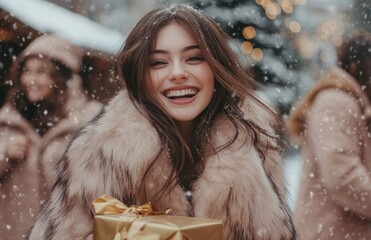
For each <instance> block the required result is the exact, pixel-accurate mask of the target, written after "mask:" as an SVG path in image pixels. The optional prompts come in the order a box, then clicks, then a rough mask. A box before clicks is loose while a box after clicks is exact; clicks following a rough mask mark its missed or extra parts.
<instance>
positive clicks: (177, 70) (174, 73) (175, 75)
mask: <svg viewBox="0 0 371 240" xmlns="http://www.w3.org/2000/svg"><path fill="white" fill-rule="evenodd" d="M188 76H189V74H188V73H187V71H186V70H185V69H184V67H183V66H182V65H181V64H180V63H174V64H173V66H172V68H171V73H170V76H169V78H170V80H172V81H178V80H185V79H187V78H188Z"/></svg>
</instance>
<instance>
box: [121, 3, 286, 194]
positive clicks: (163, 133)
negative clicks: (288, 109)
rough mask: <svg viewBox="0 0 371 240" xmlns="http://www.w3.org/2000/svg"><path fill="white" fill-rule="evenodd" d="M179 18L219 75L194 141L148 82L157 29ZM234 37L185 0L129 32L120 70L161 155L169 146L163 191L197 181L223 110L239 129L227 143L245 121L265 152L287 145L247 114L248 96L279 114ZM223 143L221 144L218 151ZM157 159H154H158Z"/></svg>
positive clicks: (156, 11) (160, 10) (198, 121)
mask: <svg viewBox="0 0 371 240" xmlns="http://www.w3.org/2000/svg"><path fill="white" fill-rule="evenodd" d="M174 21H176V22H177V23H179V24H181V25H182V26H184V27H185V28H186V29H188V30H189V31H190V32H191V34H192V35H194V36H195V37H196V41H197V42H198V45H199V47H200V49H201V51H202V54H203V56H204V58H205V60H206V61H207V62H208V64H209V66H210V68H211V70H212V71H213V73H214V76H215V92H214V96H213V98H212V100H211V103H210V104H209V106H208V107H207V108H206V109H205V110H204V111H203V112H202V113H201V114H200V115H199V116H198V117H197V119H196V127H195V129H194V131H193V138H192V140H191V142H192V145H188V144H187V143H186V142H185V141H184V139H183V138H182V137H181V135H180V133H179V130H178V129H177V127H176V124H175V122H174V121H173V120H172V119H171V118H170V117H168V115H167V114H166V112H165V111H163V110H162V109H161V108H160V106H159V104H157V103H156V99H155V98H154V97H153V96H152V95H153V94H151V92H150V90H149V89H150V88H149V87H148V86H147V83H146V79H149V66H150V54H151V52H152V50H153V48H154V46H155V43H156V37H157V34H158V32H159V30H160V29H161V28H163V27H164V26H166V25H168V24H169V23H172V22H174ZM230 40H231V39H230V38H229V37H228V35H227V34H226V33H225V32H223V31H222V30H221V29H220V27H219V26H218V25H217V24H216V23H215V22H214V21H213V20H211V19H210V18H209V17H207V16H205V15H203V14H202V13H201V12H200V11H198V10H196V9H194V8H193V7H192V6H190V5H183V4H180V5H173V6H171V7H161V8H156V9H154V10H152V11H150V12H149V13H147V14H146V15H145V16H144V17H143V18H142V19H141V20H140V21H139V22H138V24H137V25H136V26H135V28H134V29H133V30H132V32H131V33H130V34H129V35H128V37H127V39H126V43H125V45H124V46H123V49H122V50H121V52H120V53H119V55H118V59H117V70H118V73H119V77H120V79H122V80H123V81H124V82H125V86H126V88H127V90H128V92H129V96H130V98H131V100H132V101H133V102H134V104H135V105H136V107H137V108H138V110H140V111H141V112H142V113H143V115H144V116H145V117H147V118H148V119H149V121H150V122H151V123H152V124H153V126H154V127H155V128H156V130H157V132H158V134H159V138H160V141H161V143H162V144H161V146H162V147H161V149H160V150H159V152H158V155H157V156H159V155H160V154H161V152H162V151H164V150H165V149H166V147H167V148H168V149H167V150H168V151H169V155H170V159H171V162H172V164H173V171H172V173H171V177H170V178H168V181H167V183H166V185H165V186H163V188H162V190H161V191H162V192H161V193H160V196H161V194H162V193H164V191H165V190H166V189H168V188H170V189H171V187H172V186H174V185H175V184H176V183H178V182H179V183H180V185H181V186H182V187H183V188H184V189H190V188H191V185H192V183H193V182H194V180H195V179H196V178H197V177H198V176H199V174H200V173H201V172H202V169H203V166H202V162H203V161H202V159H203V157H204V155H205V148H206V147H207V146H210V145H209V144H210V141H209V137H210V129H211V127H212V125H213V123H214V121H215V119H216V118H217V116H219V115H221V114H224V115H225V116H226V117H227V118H228V119H229V120H230V121H231V122H232V123H233V125H234V126H235V129H236V134H235V136H234V138H233V139H231V140H230V141H229V142H228V143H227V144H225V145H223V146H222V148H225V147H227V146H229V145H230V144H232V143H233V142H234V141H235V140H236V138H237V136H238V131H239V130H241V128H240V127H239V126H241V124H242V126H244V127H245V129H246V130H247V131H248V133H249V134H250V135H251V138H252V142H253V143H254V145H255V147H256V148H257V149H258V151H259V152H260V153H261V155H262V156H263V157H264V152H265V151H266V150H267V149H272V148H274V149H276V150H281V147H282V145H281V144H278V145H277V142H278V143H282V142H281V138H280V137H277V136H273V135H269V134H268V133H267V131H266V130H265V129H264V128H263V127H261V126H259V123H258V122H254V121H252V120H249V119H248V118H246V117H244V113H243V112H242V111H241V108H240V107H241V105H242V103H243V102H245V100H246V99H248V100H249V101H251V102H254V103H256V104H257V105H259V106H260V107H261V108H262V109H264V111H265V112H267V116H268V115H270V116H271V117H272V119H279V118H278V117H277V115H275V113H274V112H273V111H271V110H270V108H269V107H267V106H266V105H265V104H264V103H262V102H261V101H260V100H259V99H258V97H257V96H256V95H255V93H254V90H253V89H254V88H255V84H256V81H255V80H254V79H252V78H251V77H250V76H249V75H248V74H246V72H245V71H244V70H243V69H242V68H241V67H240V64H239V63H238V60H237V58H236V56H235V54H234V53H233V51H232V50H231V48H230V46H229V42H228V41H230ZM256 104H255V105H256ZM253 105H254V104H253ZM261 134H264V135H265V136H268V137H269V138H273V139H275V141H274V142H275V143H274V144H272V143H271V141H270V142H269V143H267V142H265V143H262V141H260V138H259V136H260V135H261ZM277 146H279V147H278V148H279V149H277ZM211 147H213V146H211ZM220 149H221V148H218V149H215V151H218V150H220ZM157 158H158V157H157ZM156 160H157V159H154V161H153V162H152V165H153V164H155V162H156ZM152 165H151V166H152ZM149 169H150V168H149ZM149 169H147V171H146V174H147V173H148V172H149ZM144 178H145V176H144V177H143V179H144ZM174 180H175V181H174ZM173 184H174V185H173Z"/></svg>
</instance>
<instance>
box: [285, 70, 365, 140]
mask: <svg viewBox="0 0 371 240" xmlns="http://www.w3.org/2000/svg"><path fill="white" fill-rule="evenodd" d="M329 88H336V89H339V90H342V91H345V92H347V93H349V94H350V95H351V96H353V97H354V98H355V99H356V101H357V102H358V103H359V105H360V106H361V108H362V110H363V113H364V115H365V117H366V118H368V119H370V118H371V106H370V103H369V100H368V98H367V96H366V95H365V94H364V93H363V92H362V89H361V87H360V86H359V84H358V83H357V82H356V80H355V79H354V78H353V77H352V76H350V75H349V73H347V72H346V71H344V70H343V69H340V68H333V69H330V70H329V71H327V72H326V73H325V74H324V75H323V76H322V78H321V79H320V80H319V81H318V82H317V83H316V85H315V86H314V87H313V88H312V89H311V90H310V92H309V93H308V94H307V95H305V97H303V98H302V99H301V100H300V101H299V102H298V103H297V104H296V105H295V106H294V108H293V110H292V112H291V114H290V116H289V118H288V120H287V122H286V127H287V130H288V132H289V134H290V135H291V138H292V140H293V141H294V142H296V143H299V142H300V141H301V140H302V136H303V134H304V131H305V129H306V119H307V114H308V111H309V109H310V108H311V106H312V103H313V101H314V99H315V98H316V96H317V94H318V93H320V92H321V91H322V90H325V89H329Z"/></svg>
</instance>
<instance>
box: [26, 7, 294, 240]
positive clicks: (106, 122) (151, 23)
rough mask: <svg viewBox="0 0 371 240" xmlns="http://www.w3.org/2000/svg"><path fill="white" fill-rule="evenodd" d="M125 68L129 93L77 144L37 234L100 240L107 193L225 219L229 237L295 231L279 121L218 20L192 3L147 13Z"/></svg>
mask: <svg viewBox="0 0 371 240" xmlns="http://www.w3.org/2000/svg"><path fill="white" fill-rule="evenodd" d="M117 69H118V74H119V77H120V79H121V80H122V81H123V82H124V83H125V86H126V88H125V90H122V91H121V92H120V93H119V94H118V95H117V96H115V97H114V98H113V99H112V100H111V102H109V103H108V104H107V105H106V106H105V107H104V110H103V111H102V113H101V114H100V115H99V116H97V117H96V118H95V119H94V121H92V122H90V123H89V124H88V125H86V126H85V127H84V128H83V129H82V130H81V131H80V132H79V133H78V134H77V135H76V138H75V139H74V140H73V141H72V143H71V145H70V147H69V148H68V150H67V151H66V153H65V155H64V157H63V159H61V161H60V162H59V165H58V179H57V181H56V183H55V185H54V186H55V187H54V188H53V191H52V192H51V193H50V196H49V199H48V200H47V202H46V203H45V205H44V208H43V209H42V210H41V212H40V214H39V216H38V218H37V220H36V222H35V224H34V227H33V228H32V230H31V233H30V235H29V239H91V238H92V226H93V214H92V208H91V204H89V203H90V202H92V201H93V200H94V199H96V198H97V197H99V196H101V195H103V194H110V195H112V196H114V197H115V198H117V199H119V200H121V201H123V202H124V203H126V204H128V205H131V204H135V205H140V204H143V203H146V202H152V203H153V204H154V205H156V206H157V208H158V209H159V210H160V211H163V210H166V209H167V208H171V209H172V213H173V214H174V215H181V216H194V217H200V218H213V219H220V220H223V222H224V228H223V229H224V230H223V239H226V240H234V239H241V240H243V239H245V240H247V239H280V240H281V239H294V238H295V230H294V228H293V224H292V221H291V216H290V212H289V209H288V207H287V204H286V201H285V199H286V197H285V194H286V191H285V185H284V181H283V179H284V175H283V168H282V162H281V155H280V153H281V151H282V137H281V136H280V135H279V134H277V133H278V131H277V129H274V128H273V127H272V126H277V125H279V123H280V122H279V118H278V116H277V115H276V114H275V112H274V111H273V110H272V109H271V108H270V107H268V106H267V105H265V104H264V103H263V102H261V101H260V100H259V99H258V97H257V96H256V95H255V93H254V90H253V89H254V85H255V80H254V79H252V78H251V76H249V75H247V74H246V73H245V72H244V71H243V69H241V68H240V64H239V63H238V61H237V59H236V56H235V55H234V53H233V51H232V50H231V49H230V47H229V45H228V36H227V35H226V34H225V33H224V32H223V31H222V30H221V29H220V28H219V27H218V25H217V24H216V23H215V22H214V21H213V20H211V19H210V18H208V17H206V16H204V15H203V14H202V13H201V12H200V11H198V10H196V9H194V8H193V7H191V6H189V5H174V6H171V7H164V8H156V9H154V10H152V11H150V12H148V13H147V14H146V15H145V16H144V17H143V18H142V19H141V20H140V21H139V22H138V24H137V25H136V26H135V27H134V29H133V30H132V32H131V33H130V34H129V36H128V38H127V40H126V42H125V45H124V46H123V48H122V50H121V52H120V54H119V55H118V58H117ZM91 176H94V178H92V177H91Z"/></svg>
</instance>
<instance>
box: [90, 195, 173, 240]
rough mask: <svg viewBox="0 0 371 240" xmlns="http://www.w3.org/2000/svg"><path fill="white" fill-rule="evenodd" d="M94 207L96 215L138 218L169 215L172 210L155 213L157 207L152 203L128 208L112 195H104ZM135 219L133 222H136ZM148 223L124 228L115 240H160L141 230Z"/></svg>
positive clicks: (158, 236) (95, 202)
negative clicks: (118, 215) (120, 215)
mask: <svg viewBox="0 0 371 240" xmlns="http://www.w3.org/2000/svg"><path fill="white" fill-rule="evenodd" d="M93 207H94V210H95V214H97V215H107V214H122V215H134V216H136V217H138V216H149V215H162V214H169V212H170V209H167V210H166V211H165V212H158V211H155V210H154V209H155V207H154V206H153V205H152V203H151V202H149V203H146V204H143V205H140V206H137V205H132V206H130V207H128V206H127V205H125V204H124V203H122V202H121V201H119V200H118V199H116V198H114V197H112V196H110V195H107V194H105V195H102V196H101V197H99V198H96V199H95V200H94V201H93ZM134 220H135V219H133V220H132V221H134ZM145 224H146V223H141V224H137V225H136V226H135V227H134V226H132V224H129V225H128V227H125V228H123V229H122V230H121V231H118V232H116V235H115V237H114V239H113V240H160V235H159V234H156V233H143V232H141V229H142V228H143V227H144V226H145Z"/></svg>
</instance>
